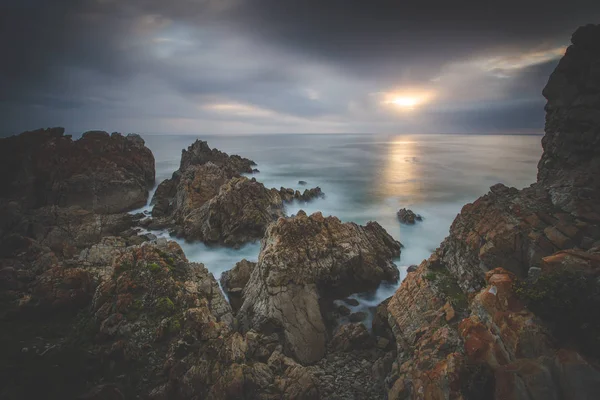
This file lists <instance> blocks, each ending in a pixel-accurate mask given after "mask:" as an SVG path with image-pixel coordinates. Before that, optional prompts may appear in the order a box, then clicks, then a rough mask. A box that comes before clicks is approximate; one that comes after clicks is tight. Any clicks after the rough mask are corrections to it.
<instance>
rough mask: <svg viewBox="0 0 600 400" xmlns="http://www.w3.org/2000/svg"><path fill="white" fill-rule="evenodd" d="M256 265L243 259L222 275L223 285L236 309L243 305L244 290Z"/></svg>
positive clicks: (232, 305)
mask: <svg viewBox="0 0 600 400" xmlns="http://www.w3.org/2000/svg"><path fill="white" fill-rule="evenodd" d="M255 267H256V263H255V262H251V261H248V260H245V259H244V260H242V261H240V262H238V263H237V264H235V267H233V269H231V270H229V271H225V272H223V274H222V275H221V286H222V287H223V290H224V291H225V293H226V294H227V296H228V297H229V303H230V304H231V308H233V310H234V311H237V310H239V309H240V307H241V306H242V301H243V300H242V291H243V290H244V287H245V286H246V283H248V281H249V280H250V275H251V274H252V271H254V268H255Z"/></svg>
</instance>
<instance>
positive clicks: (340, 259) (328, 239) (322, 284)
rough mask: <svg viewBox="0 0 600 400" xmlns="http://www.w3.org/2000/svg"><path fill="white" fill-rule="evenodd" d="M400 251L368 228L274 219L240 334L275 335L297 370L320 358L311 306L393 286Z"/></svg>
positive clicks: (316, 310) (317, 218)
mask: <svg viewBox="0 0 600 400" xmlns="http://www.w3.org/2000/svg"><path fill="white" fill-rule="evenodd" d="M400 248H401V244H400V243H399V242H397V241H396V240H394V239H393V238H392V237H391V236H390V235H388V234H387V232H385V230H384V229H383V228H382V227H381V226H380V225H379V224H377V223H376V222H370V223H368V224H367V225H366V226H359V225H357V224H354V223H342V222H341V221H340V220H339V219H337V218H335V217H327V218H324V217H323V216H322V215H321V213H315V214H313V215H311V216H310V217H309V216H307V215H306V213H304V212H303V211H300V212H299V213H298V215H297V216H296V217H292V218H280V219H279V220H278V221H277V223H276V224H272V225H270V226H269V228H268V229H267V232H266V234H265V238H264V240H263V242H262V247H261V252H260V255H259V260H258V264H257V265H256V267H255V268H254V270H253V272H252V274H251V276H250V280H249V281H248V283H247V284H246V287H245V289H244V292H243V298H244V302H243V304H242V307H241V309H240V311H239V313H238V318H239V319H240V321H241V322H242V324H243V326H244V327H245V328H246V329H251V328H252V329H256V330H259V331H281V332H282V333H283V336H284V343H285V347H284V348H285V350H286V351H287V352H288V353H289V354H291V355H292V356H294V357H295V358H296V359H297V360H299V361H300V362H302V363H312V362H315V361H317V360H319V359H320V358H321V357H322V356H323V354H324V352H325V339H326V328H325V324H324V322H323V316H322V314H321V310H320V306H319V301H328V300H327V299H330V300H329V301H331V300H333V299H334V298H343V297H345V296H347V295H349V294H351V293H354V292H358V291H365V290H371V289H375V288H376V287H377V286H378V285H379V283H380V282H381V281H382V280H385V281H396V280H397V279H398V269H397V267H396V266H395V265H394V264H393V262H392V259H393V258H394V257H397V256H398V255H399V254H400Z"/></svg>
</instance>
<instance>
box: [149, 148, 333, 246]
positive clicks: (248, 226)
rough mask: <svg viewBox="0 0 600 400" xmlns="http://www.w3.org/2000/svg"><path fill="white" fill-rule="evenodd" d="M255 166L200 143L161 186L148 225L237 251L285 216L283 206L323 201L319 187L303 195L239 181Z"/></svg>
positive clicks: (247, 181) (254, 180)
mask: <svg viewBox="0 0 600 400" xmlns="http://www.w3.org/2000/svg"><path fill="white" fill-rule="evenodd" d="M253 165H255V164H254V162H253V161H251V160H248V159H245V158H242V157H240V156H236V155H232V156H229V155H227V154H225V153H222V152H220V151H219V150H216V149H210V148H209V147H208V145H207V144H206V142H202V141H196V142H195V143H194V144H192V145H191V146H190V147H188V149H187V150H183V153H182V158H181V165H180V168H179V170H178V171H176V172H175V173H174V174H173V177H172V178H171V179H167V180H165V181H163V182H162V183H161V184H160V185H159V186H158V188H157V190H156V192H155V195H154V197H153V199H152V203H153V204H154V207H153V209H152V216H153V217H154V220H153V221H151V222H149V223H151V224H152V226H153V227H161V228H165V227H168V228H170V229H171V230H172V231H173V232H174V233H175V234H176V235H178V236H181V237H185V238H186V239H190V240H201V241H204V242H207V243H220V244H225V245H228V246H238V245H241V244H243V243H246V242H249V241H255V240H257V239H260V238H261V237H262V236H263V234H264V232H265V229H266V227H267V225H268V224H269V223H271V222H273V221H275V220H276V219H277V218H279V217H281V216H283V215H284V214H283V208H284V203H288V202H292V201H294V200H298V201H310V200H312V199H315V198H318V197H323V196H324V195H323V192H322V191H321V189H320V188H318V187H317V188H312V189H306V190H305V191H304V192H303V193H300V191H298V190H296V191H294V190H293V189H286V188H281V189H280V190H279V191H278V190H276V189H270V190H269V189H267V188H265V187H264V185H263V184H262V183H260V182H257V181H256V179H254V178H252V179H248V178H246V177H242V176H240V174H241V173H248V172H251V171H252V169H251V167H252V166H253Z"/></svg>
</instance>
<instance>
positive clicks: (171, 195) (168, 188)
mask: <svg viewBox="0 0 600 400" xmlns="http://www.w3.org/2000/svg"><path fill="white" fill-rule="evenodd" d="M254 165H256V163H255V162H254V161H252V160H249V159H247V158H243V157H240V156H238V155H231V156H230V155H228V154H227V153H223V152H221V151H219V150H217V149H211V148H210V147H209V146H208V144H207V143H206V142H204V141H201V140H196V141H195V142H194V143H193V144H192V145H190V146H189V147H188V148H187V150H185V149H184V150H182V151H181V162H180V165H179V169H178V170H177V171H175V172H174V173H173V176H172V178H171V179H166V180H164V181H162V182H161V183H160V185H158V187H157V188H156V192H155V193H154V197H152V201H151V204H154V207H153V209H152V216H153V217H165V216H170V215H171V214H172V213H173V212H176V213H177V214H178V215H177V217H178V218H177V219H178V223H181V222H182V220H183V219H185V217H186V216H187V215H188V214H190V213H191V212H193V211H194V210H195V209H197V208H199V207H201V206H202V205H203V204H204V203H206V202H207V201H208V200H210V199H211V198H212V197H214V196H215V195H216V194H217V193H218V192H219V187H220V186H221V185H222V184H223V183H225V182H226V181H227V180H229V179H231V178H233V177H239V176H240V174H242V173H251V172H253V170H252V166H254Z"/></svg>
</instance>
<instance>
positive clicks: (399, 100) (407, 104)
mask: <svg viewBox="0 0 600 400" xmlns="http://www.w3.org/2000/svg"><path fill="white" fill-rule="evenodd" d="M432 97H433V95H432V93H431V92H428V91H422V90H411V91H408V93H407V92H406V91H402V92H400V93H399V92H393V93H386V94H385V97H384V100H383V104H384V105H387V106H392V107H393V108H395V109H397V110H402V111H411V110H414V109H416V108H418V107H419V106H421V105H423V104H425V103H427V102H428V101H429V100H431V99H432Z"/></svg>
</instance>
